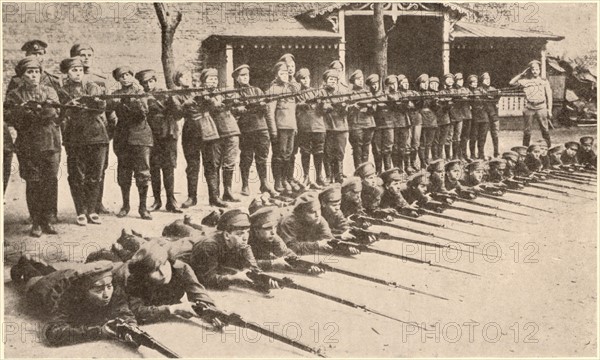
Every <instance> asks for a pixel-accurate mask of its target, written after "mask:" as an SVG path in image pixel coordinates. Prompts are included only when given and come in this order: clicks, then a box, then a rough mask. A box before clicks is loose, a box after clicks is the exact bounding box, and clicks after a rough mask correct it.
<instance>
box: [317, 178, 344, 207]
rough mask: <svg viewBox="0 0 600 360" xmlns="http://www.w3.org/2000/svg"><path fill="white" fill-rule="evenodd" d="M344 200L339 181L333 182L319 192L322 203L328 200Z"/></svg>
mask: <svg viewBox="0 0 600 360" xmlns="http://www.w3.org/2000/svg"><path fill="white" fill-rule="evenodd" d="M341 200H342V185H340V184H339V183H333V184H331V185H329V186H327V187H326V188H325V189H323V191H321V193H320V194H319V201H320V202H321V204H323V203H326V202H337V201H341Z"/></svg>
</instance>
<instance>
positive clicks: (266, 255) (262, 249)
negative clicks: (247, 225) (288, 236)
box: [248, 230, 296, 271]
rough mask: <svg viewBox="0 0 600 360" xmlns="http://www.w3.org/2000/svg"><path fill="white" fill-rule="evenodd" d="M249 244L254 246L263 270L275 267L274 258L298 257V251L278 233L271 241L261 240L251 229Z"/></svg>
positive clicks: (253, 250)
mask: <svg viewBox="0 0 600 360" xmlns="http://www.w3.org/2000/svg"><path fill="white" fill-rule="evenodd" d="M248 245H250V247H251V248H252V253H253V254H254V257H255V258H256V262H257V263H258V266H259V267H260V268H261V269H262V270H267V271H268V270H271V269H272V268H273V261H272V260H275V259H278V258H281V257H284V258H287V257H296V253H295V252H294V251H292V250H291V249H290V248H288V247H287V245H286V244H285V242H284V241H283V240H282V239H281V238H280V237H279V236H278V235H275V236H274V237H273V239H271V241H264V240H259V239H258V237H257V236H256V234H254V233H253V231H252V230H250V238H249V239H248Z"/></svg>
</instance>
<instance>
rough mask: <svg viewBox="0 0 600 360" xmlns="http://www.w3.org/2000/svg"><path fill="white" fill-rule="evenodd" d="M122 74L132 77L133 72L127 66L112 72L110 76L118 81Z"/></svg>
mask: <svg viewBox="0 0 600 360" xmlns="http://www.w3.org/2000/svg"><path fill="white" fill-rule="evenodd" d="M123 74H131V76H133V70H131V68H130V67H129V66H120V67H118V68H116V69H114V70H113V72H112V76H113V78H114V79H115V80H117V81H119V79H120V78H121V76H123Z"/></svg>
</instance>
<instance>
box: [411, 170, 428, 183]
mask: <svg viewBox="0 0 600 360" xmlns="http://www.w3.org/2000/svg"><path fill="white" fill-rule="evenodd" d="M429 176H430V175H429V173H428V172H427V171H418V172H416V173H414V174H412V175H411V176H409V177H408V181H407V183H408V185H409V186H411V187H416V186H417V185H419V184H422V183H428V182H429Z"/></svg>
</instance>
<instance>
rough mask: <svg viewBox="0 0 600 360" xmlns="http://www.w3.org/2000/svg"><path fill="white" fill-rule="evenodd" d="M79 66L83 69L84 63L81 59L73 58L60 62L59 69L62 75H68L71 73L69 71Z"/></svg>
mask: <svg viewBox="0 0 600 360" xmlns="http://www.w3.org/2000/svg"><path fill="white" fill-rule="evenodd" d="M77 66H81V67H83V62H82V61H81V59H80V58H79V57H71V58H66V59H63V61H61V62H60V66H59V68H60V72H61V73H63V74H66V73H68V72H69V69H71V68H72V67H77Z"/></svg>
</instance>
